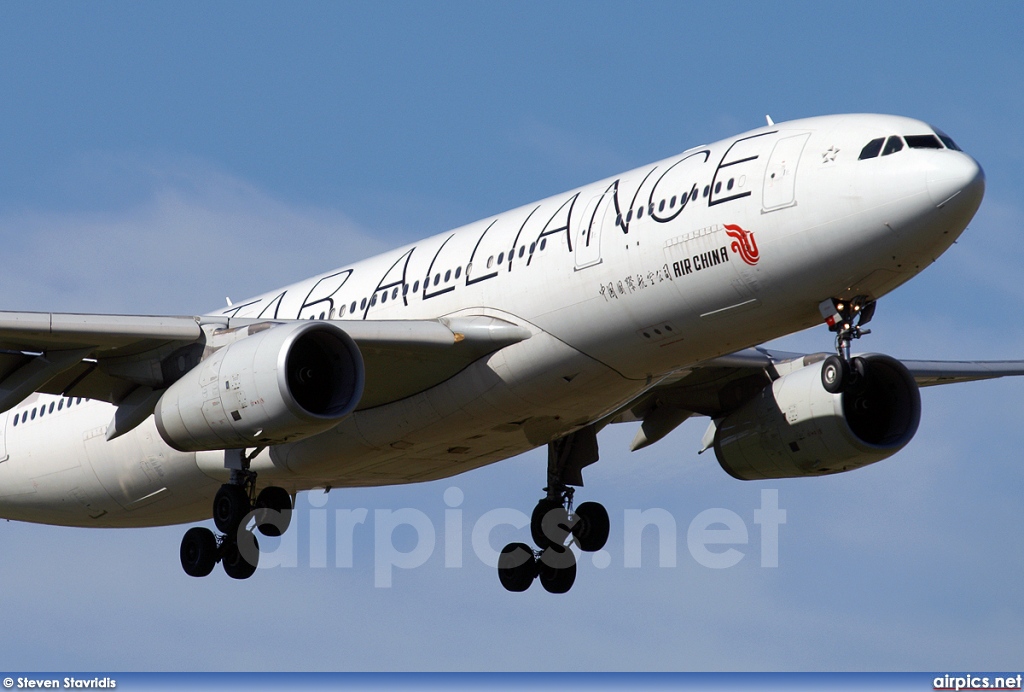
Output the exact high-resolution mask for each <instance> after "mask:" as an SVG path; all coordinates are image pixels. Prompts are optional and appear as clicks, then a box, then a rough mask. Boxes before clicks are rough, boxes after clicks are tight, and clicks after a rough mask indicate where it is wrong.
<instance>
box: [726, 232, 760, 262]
mask: <svg viewBox="0 0 1024 692" xmlns="http://www.w3.org/2000/svg"><path fill="white" fill-rule="evenodd" d="M725 233H726V235H728V236H729V237H730V238H732V244H731V245H730V246H729V247H730V248H731V249H732V251H733V252H735V253H737V254H739V256H740V257H742V258H743V261H744V262H746V263H747V264H750V265H755V264H757V260H759V259H760V258H761V255H760V253H758V251H757V243H756V242H755V241H754V233H753V232H752V231H747V230H745V229H743V228H740V227H739V226H735V225H732V224H727V225H726V226H725Z"/></svg>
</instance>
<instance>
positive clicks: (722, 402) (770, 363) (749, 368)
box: [604, 348, 1024, 450]
mask: <svg viewBox="0 0 1024 692" xmlns="http://www.w3.org/2000/svg"><path fill="white" fill-rule="evenodd" d="M829 355H830V354H828V353H810V354H804V353H791V352H784V351H771V350H768V349H765V348H750V349H745V350H743V351H737V352H736V353H731V354H729V355H725V356H721V357H719V358H714V359H712V360H709V361H706V362H704V363H700V364H698V365H695V366H693V367H690V368H687V369H684V370H681V371H679V372H677V373H674V374H672V375H670V376H668V377H667V378H665V379H664V380H662V381H661V382H659V383H657V384H656V385H655V386H654V387H652V388H651V389H649V390H648V391H646V392H645V393H644V394H642V395H641V396H640V397H638V398H637V399H634V400H633V401H632V402H630V403H629V404H627V405H626V406H624V407H623V408H621V409H619V410H618V411H616V412H615V413H614V414H612V415H611V416H609V417H608V418H607V419H605V421H604V422H607V423H621V422H630V421H634V422H635V421H642V425H641V429H640V430H639V431H638V432H637V435H636V438H635V439H634V440H633V444H632V449H633V450H637V449H641V448H643V447H646V446H648V445H650V444H653V443H654V442H657V441H658V440H660V439H661V438H662V437H664V436H665V435H667V434H668V433H669V432H671V431H672V430H673V429H675V427H676V426H678V425H679V424H680V423H682V422H683V421H685V420H686V419H687V418H689V417H690V416H693V415H703V416H708V417H710V418H718V417H720V416H724V415H726V414H728V413H730V412H731V411H733V410H735V409H736V408H738V407H739V406H741V405H742V404H743V403H745V402H746V401H748V400H749V399H751V398H752V397H754V396H756V395H757V394H758V393H759V392H760V391H761V390H762V389H764V387H766V386H768V385H769V384H771V382H772V381H773V380H775V379H777V378H778V377H781V376H783V375H785V374H787V373H789V372H792V371H794V370H797V369H799V368H802V367H806V366H809V365H813V364H814V363H819V362H821V361H823V360H824V359H825V358H826V357H827V356H829ZM900 362H902V363H903V364H904V365H905V366H906V367H907V369H908V370H909V371H910V374H911V375H913V377H914V380H915V381H916V382H917V384H918V386H921V387H931V386H935V385H940V384H952V383H958V382H974V381H977V380H989V379H994V378H997V377H1016V376H1024V360H998V361H938V360H903V361H900Z"/></svg>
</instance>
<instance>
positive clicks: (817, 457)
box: [714, 355, 921, 480]
mask: <svg viewBox="0 0 1024 692" xmlns="http://www.w3.org/2000/svg"><path fill="white" fill-rule="evenodd" d="M863 359H864V365H865V377H864V379H863V381H862V382H861V383H860V384H859V386H857V387H854V388H853V389H852V391H845V392H843V393H841V394H830V393H829V392H827V391H825V389H824V387H823V386H822V384H821V364H820V363H816V364H813V365H807V366H804V367H802V368H800V369H799V370H796V371H794V372H791V373H789V374H787V375H784V376H783V377H780V378H779V379H777V380H775V381H774V382H773V383H772V384H771V386H769V387H765V389H764V390H763V391H762V392H761V393H760V394H758V395H757V396H756V397H754V398H753V399H751V400H750V401H748V402H747V403H746V404H744V405H743V406H742V407H741V408H739V409H738V410H736V411H735V412H733V413H731V414H729V415H728V416H726V417H725V418H724V419H722V420H721V421H718V423H717V430H716V432H715V437H714V447H715V456H716V457H718V463H719V464H721V466H722V468H723V469H725V471H726V472H727V473H729V474H730V475H731V476H733V477H735V478H738V479H740V480H757V479H766V478H794V477H799V476H819V475H825V474H830V473H841V472H843V471H850V470H852V469H855V468H860V467H861V466H866V465H868V464H873V463H874V462H876V461H881V460H882V459H885V458H887V457H889V456H892V455H893V454H895V453H896V452H898V451H899V450H901V449H903V447H904V446H906V444H907V443H908V442H910V440H911V438H913V437H914V433H916V432H917V426H918V423H919V422H920V420H921V395H920V392H919V391H918V387H917V383H916V382H915V381H914V378H913V376H912V375H911V374H910V372H909V371H908V370H907V368H906V367H905V366H904V365H903V364H902V363H900V362H899V361H898V360H896V359H894V358H890V357H889V356H884V355H868V356H863Z"/></svg>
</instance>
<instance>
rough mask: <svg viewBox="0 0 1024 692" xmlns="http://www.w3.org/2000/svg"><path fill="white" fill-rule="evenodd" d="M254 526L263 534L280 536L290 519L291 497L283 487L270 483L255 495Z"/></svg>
mask: <svg viewBox="0 0 1024 692" xmlns="http://www.w3.org/2000/svg"><path fill="white" fill-rule="evenodd" d="M255 519H256V528H257V529H259V531H260V533H262V534H263V535H264V536H280V535H281V534H283V533H284V532H285V531H287V530H288V526H289V525H290V524H291V521H292V497H291V495H289V494H288V491H287V490H285V489H284V488H280V487H278V486H276V485H271V486H268V487H266V488H264V489H263V490H261V491H260V494H259V495H257V496H256V514H255Z"/></svg>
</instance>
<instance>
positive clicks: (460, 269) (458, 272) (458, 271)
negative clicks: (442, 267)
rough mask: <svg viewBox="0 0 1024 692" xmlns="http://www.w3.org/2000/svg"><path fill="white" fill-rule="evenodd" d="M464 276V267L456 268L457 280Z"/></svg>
mask: <svg viewBox="0 0 1024 692" xmlns="http://www.w3.org/2000/svg"><path fill="white" fill-rule="evenodd" d="M461 275H462V267H455V278H456V279H457V278H459V277H460V276H461Z"/></svg>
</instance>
